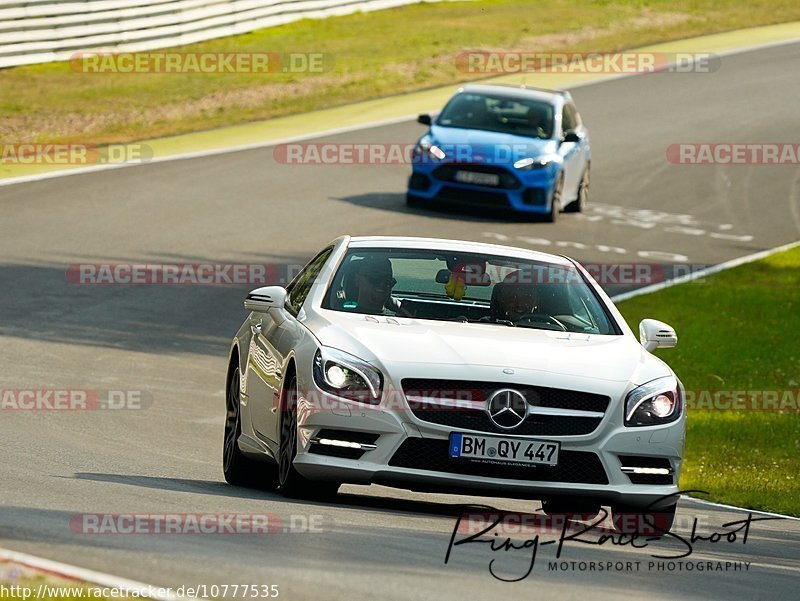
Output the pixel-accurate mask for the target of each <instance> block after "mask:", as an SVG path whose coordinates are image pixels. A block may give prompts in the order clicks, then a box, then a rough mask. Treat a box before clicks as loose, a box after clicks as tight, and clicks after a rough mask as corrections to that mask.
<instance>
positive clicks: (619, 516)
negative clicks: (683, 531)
mask: <svg viewBox="0 0 800 601" xmlns="http://www.w3.org/2000/svg"><path fill="white" fill-rule="evenodd" d="M677 508H678V504H677V503H675V504H674V505H670V506H669V507H665V508H663V509H660V510H658V511H643V510H642V508H641V507H631V506H629V505H615V506H612V507H611V520H612V522H613V523H614V528H615V529H616V530H617V532H619V533H621V534H638V535H640V536H646V537H661V536H666V534H667V532H669V531H670V529H671V528H672V524H673V523H674V522H675V511H676V510H677Z"/></svg>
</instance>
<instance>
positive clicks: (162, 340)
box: [0, 254, 310, 357]
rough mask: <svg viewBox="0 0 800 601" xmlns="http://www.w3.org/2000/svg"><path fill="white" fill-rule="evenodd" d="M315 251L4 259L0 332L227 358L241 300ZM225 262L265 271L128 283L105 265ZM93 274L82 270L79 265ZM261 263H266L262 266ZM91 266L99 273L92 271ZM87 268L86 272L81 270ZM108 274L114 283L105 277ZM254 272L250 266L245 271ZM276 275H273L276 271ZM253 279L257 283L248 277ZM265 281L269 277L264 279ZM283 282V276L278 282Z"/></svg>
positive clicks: (289, 273)
mask: <svg viewBox="0 0 800 601" xmlns="http://www.w3.org/2000/svg"><path fill="white" fill-rule="evenodd" d="M309 258H310V257H296V256H271V257H267V256H261V257H253V258H249V257H248V258H247V259H244V260H237V261H235V262H231V261H229V260H221V259H215V258H209V257H197V256H186V255H166V254H156V255H150V256H147V257H138V258H135V259H133V260H132V259H131V258H118V257H97V258H91V259H86V260H82V261H81V262H80V263H79V262H70V263H66V262H65V264H62V265H57V264H56V265H54V264H38V265H36V264H35V265H18V264H5V265H2V264H0V289H2V290H3V294H2V295H0V315H2V319H0V336H7V337H15V338H21V339H24V340H26V341H37V342H50V343H63V344H75V345H83V346H94V347H100V348H112V349H123V350H134V351H138V352H143V353H155V354H163V353H198V354H207V355H218V356H221V357H222V356H225V353H226V352H227V350H228V346H229V344H230V341H231V338H232V336H233V334H234V333H235V332H236V330H237V329H238V328H239V326H240V325H241V324H242V322H243V321H244V318H245V315H246V313H245V311H244V308H243V307H242V301H243V300H244V297H245V296H246V295H247V293H248V292H249V291H250V290H252V289H253V288H257V287H259V286H263V285H269V284H282V285H285V284H286V283H287V282H286V281H285V280H286V279H287V278H289V277H290V276H292V275H294V273H296V272H297V270H299V266H302V265H304V264H305V263H306V262H307V261H308V259H309ZM109 265H111V266H114V265H126V266H129V265H148V266H156V267H157V268H159V269H163V268H164V266H167V265H168V266H175V265H178V266H189V269H190V270H191V269H192V268H193V266H201V265H210V266H217V265H218V266H220V267H225V266H226V265H230V266H233V265H246V266H253V267H254V269H256V270H260V269H263V270H264V273H265V274H267V275H266V276H265V277H260V276H259V274H260V273H261V272H260V271H254V272H252V273H255V274H256V277H253V278H251V277H250V276H247V275H246V274H245V276H244V278H243V279H244V280H246V281H243V282H241V283H240V282H239V281H238V280H233V279H232V278H231V280H230V281H225V278H224V277H222V276H214V278H215V280H214V281H215V282H216V281H219V282H221V283H220V284H219V285H217V284H210V283H209V284H205V283H203V282H202V281H199V280H197V281H195V282H192V278H193V277H194V276H195V275H200V274H202V272H201V270H200V268H199V267H196V268H195V269H196V271H190V272H189V273H190V275H191V276H192V277H189V278H186V279H184V280H183V281H182V282H180V281H179V282H176V283H156V284H127V283H124V279H125V277H124V274H123V277H121V278H120V277H118V276H115V275H113V272H109V271H106V272H102V271H101V269H102V266H106V267H105V269H108V266H109ZM82 266H83V267H86V268H87V269H88V272H90V273H92V274H94V275H91V276H81V275H80V274H81V271H80V270H81V267H82ZM262 266H263V267H262ZM92 270H94V271H92ZM84 273H87V272H84ZM102 273H106V274H108V273H111V277H112V278H113V279H114V282H112V283H109V282H108V280H107V279H106V280H103V279H102V276H101V274H102ZM248 273H249V272H248ZM273 276H274V277H275V278H278V279H275V281H273V280H272V279H271V278H272V277H273ZM251 279H252V281H250V280H251ZM265 280H266V281H265ZM281 280H283V281H281ZM120 282H122V283H120Z"/></svg>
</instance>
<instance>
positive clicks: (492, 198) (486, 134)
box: [406, 84, 591, 222]
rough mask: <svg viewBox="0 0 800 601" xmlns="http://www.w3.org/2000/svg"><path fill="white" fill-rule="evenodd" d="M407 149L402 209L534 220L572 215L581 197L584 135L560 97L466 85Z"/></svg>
mask: <svg viewBox="0 0 800 601" xmlns="http://www.w3.org/2000/svg"><path fill="white" fill-rule="evenodd" d="M418 121H419V122H420V123H422V124H424V125H428V126H429V130H428V133H426V134H425V135H424V136H422V137H421V138H420V139H419V141H418V142H417V145H416V147H415V148H414V155H413V161H412V173H411V177H410V178H409V180H408V192H407V195H406V199H407V202H408V204H409V205H410V206H418V207H421V206H429V205H433V204H435V203H437V202H446V203H450V204H454V205H457V206H462V207H468V206H471V207H475V206H480V207H487V208H490V209H497V210H511V211H518V212H521V213H527V214H530V215H531V216H535V215H539V216H541V217H542V218H543V219H544V220H545V221H551V222H552V221H555V220H556V217H557V215H558V213H559V212H561V211H565V212H578V211H581V210H582V209H583V207H584V205H585V204H586V201H587V199H588V195H589V167H590V164H591V150H590V148H589V134H588V131H587V130H586V128H585V127H584V125H583V123H582V121H581V117H580V115H579V114H578V111H577V109H576V108H575V104H574V102H573V101H572V96H570V94H569V93H568V92H562V91H553V90H540V89H532V88H525V87H511V86H501V85H477V84H470V85H466V86H464V87H463V88H460V89H459V90H458V91H457V92H456V94H455V95H454V96H453V97H452V98H451V99H450V100H449V101H448V103H447V104H446V105H445V107H444V109H442V112H441V113H439V115H438V117H436V119H433V118H432V117H431V116H430V115H427V114H425V115H420V116H419V119H418Z"/></svg>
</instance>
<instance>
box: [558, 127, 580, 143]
mask: <svg viewBox="0 0 800 601" xmlns="http://www.w3.org/2000/svg"><path fill="white" fill-rule="evenodd" d="M582 139H583V136H581V135H580V134H579V133H578V132H576V131H575V130H574V129H570V130H569V131H565V132H564V137H563V138H562V139H561V141H562V142H580V141H581V140H582Z"/></svg>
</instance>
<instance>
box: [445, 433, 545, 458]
mask: <svg viewBox="0 0 800 601" xmlns="http://www.w3.org/2000/svg"><path fill="white" fill-rule="evenodd" d="M560 447H561V445H560V444H559V443H557V442H552V441H549V440H531V439H525V438H503V437H500V436H481V435H479V434H478V435H476V434H464V433H462V432H453V433H452V434H450V457H452V458H454V459H471V460H473V461H478V462H481V463H506V462H510V463H526V464H531V465H556V464H558V451H559V449H560Z"/></svg>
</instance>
